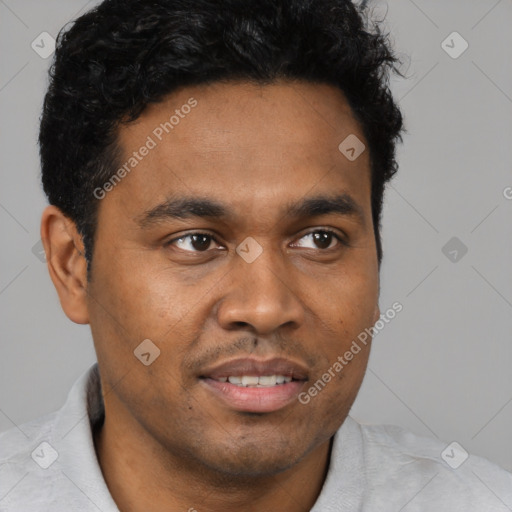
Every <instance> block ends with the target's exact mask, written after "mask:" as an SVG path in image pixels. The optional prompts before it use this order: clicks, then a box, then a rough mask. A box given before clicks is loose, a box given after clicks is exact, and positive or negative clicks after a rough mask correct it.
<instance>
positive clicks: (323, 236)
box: [294, 229, 346, 249]
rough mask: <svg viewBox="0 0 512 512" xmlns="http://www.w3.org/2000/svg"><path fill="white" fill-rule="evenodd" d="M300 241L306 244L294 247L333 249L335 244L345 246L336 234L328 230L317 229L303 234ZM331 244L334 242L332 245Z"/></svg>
mask: <svg viewBox="0 0 512 512" xmlns="http://www.w3.org/2000/svg"><path fill="white" fill-rule="evenodd" d="M300 240H306V244H304V243H300V242H299V243H297V244H294V245H298V246H299V247H305V248H307V249H331V248H332V247H335V244H336V242H337V243H341V244H343V245H346V244H345V243H344V241H343V239H342V238H341V237H340V236H339V235H338V234H337V233H335V232H334V231H330V230H328V229H317V230H316V231H312V232H310V233H307V234H305V235H304V236H303V237H302V238H301V239H300ZM333 242H335V243H334V245H333Z"/></svg>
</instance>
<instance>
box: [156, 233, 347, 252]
mask: <svg viewBox="0 0 512 512" xmlns="http://www.w3.org/2000/svg"><path fill="white" fill-rule="evenodd" d="M314 233H329V234H330V235H332V236H333V237H334V238H336V240H338V242H339V243H340V244H341V245H344V246H345V247H349V244H348V243H347V242H346V240H344V239H343V238H342V237H341V236H340V235H339V234H338V233H337V232H336V231H334V230H333V229H330V228H321V229H318V228H317V229H315V230H313V231H308V232H307V233H304V234H303V235H302V236H301V237H300V239H301V238H304V237H305V236H307V235H312V234H314ZM194 235H202V236H206V237H209V238H210V239H211V240H213V241H214V242H215V243H216V244H219V242H218V241H217V239H216V238H215V236H214V235H212V234H210V233H205V232H202V231H193V232H192V233H186V234H185V235H181V236H178V237H176V238H173V239H172V240H169V241H168V242H165V243H164V247H169V246H170V245H172V244H173V243H174V242H176V241H178V240H182V239H185V238H188V237H191V236H194ZM300 239H299V240H300ZM329 249H334V247H330V248H327V249H318V250H319V251H328V250H329ZM185 252H192V253H196V254H200V253H206V252H208V250H206V251H185Z"/></svg>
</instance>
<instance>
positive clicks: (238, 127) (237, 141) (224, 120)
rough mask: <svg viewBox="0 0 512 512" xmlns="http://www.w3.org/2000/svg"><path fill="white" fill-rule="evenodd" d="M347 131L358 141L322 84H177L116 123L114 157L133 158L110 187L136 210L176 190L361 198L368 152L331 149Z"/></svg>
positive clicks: (251, 201)
mask: <svg viewBox="0 0 512 512" xmlns="http://www.w3.org/2000/svg"><path fill="white" fill-rule="evenodd" d="M354 136H355V137H357V139H359V140H360V141H361V142H362V143H364V144H366V142H365V141H364V135H363V132H362V129H361V127H360V125H359V123H358V122H357V120H356V119H355V117H354V115H353V113H352V111H351V109H350V107H349V105H348V103H347V101H346V99H345V98H344V96H343V94H342V92H341V91H340V90H338V89H337V88H335V87H332V86H329V85H325V84H311V83H304V82H300V83H298V82H295V83H294V82H277V83H275V84H272V85H255V84H250V83H235V82H233V83H214V84H209V85H202V86H194V87H186V88H183V89H181V90H179V91H176V92H174V93H172V94H170V95H169V96H168V97H166V98H165V100H164V101H162V102H160V103H157V104H152V105H150V106H149V107H148V108H147V109H146V110H145V111H144V112H143V114H142V115H141V116H140V118H139V119H137V120H136V121H135V122H133V123H130V124H128V125H123V126H121V127H120V129H119V145H120V147H121V149H122V153H123V157H122V159H123V162H121V164H126V163H127V162H129V160H130V159H133V158H136V159H137V162H136V166H134V167H133V169H130V172H129V176H127V178H126V179H123V182H122V183H121V184H120V186H119V187H117V188H118V189H119V190H118V191H117V190H116V192H120V193H121V192H122V193H124V194H125V198H126V197H128V196H129V198H130V204H131V205H132V206H133V210H134V211H135V210H138V211H139V212H140V211H141V210H147V209H148V208H150V207H151V206H152V205H154V204H157V203H159V202H162V201H164V200H165V199H166V196H168V195H169V194H173V195H176V194H177V193H181V194H186V195H187V196H191V195H194V194H197V195H201V196H205V195H210V196H213V197H216V198H219V199H220V198H222V199H223V200H230V201H231V203H232V204H234V203H238V207H240V208H245V209H250V208H254V207H255V205H256V203H257V202H258V201H267V202H268V201H269V200H271V199H273V198H274V199H275V198H277V197H279V198H281V199H283V200H285V201H288V202H289V201H292V200H293V199H294V198H295V197H296V196H297V195H304V194H306V193H307V192H308V190H310V191H311V193H312V194H314V195H316V194H318V193H325V192H327V191H328V192H332V193H351V195H354V194H355V195H359V196H360V197H359V201H358V202H360V203H368V204H369V200H370V197H369V195H370V164H369V155H368V151H363V153H362V154H361V155H360V156H359V157H358V158H357V159H356V160H354V161H350V160H349V159H348V158H347V157H346V156H345V155H344V154H343V153H342V152H341V151H340V149H339V148H338V146H339V145H340V143H341V142H342V141H344V140H345V139H347V137H354ZM145 146H146V147H149V148H150V149H149V150H147V151H146V150H144V151H142V149H143V148H144V147H145ZM134 152H135V153H138V155H137V157H135V156H133V155H134ZM141 152H143V153H144V156H143V157H141V156H140V153H141ZM132 163H135V162H132ZM113 195H115V194H113Z"/></svg>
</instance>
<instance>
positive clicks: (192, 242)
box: [166, 233, 214, 252]
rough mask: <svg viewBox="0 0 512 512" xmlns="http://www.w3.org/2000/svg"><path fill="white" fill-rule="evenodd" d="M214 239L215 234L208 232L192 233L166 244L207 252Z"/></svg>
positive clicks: (191, 250)
mask: <svg viewBox="0 0 512 512" xmlns="http://www.w3.org/2000/svg"><path fill="white" fill-rule="evenodd" d="M213 240H214V238H213V236H211V235H209V234H207V233H190V234H188V235H184V236H181V237H179V238H175V239H174V240H171V241H169V242H168V243H167V244H166V246H169V245H176V247H178V248H180V249H183V250H184V251H190V252H206V251H207V250H208V249H209V247H210V245H211V243H212V241H213Z"/></svg>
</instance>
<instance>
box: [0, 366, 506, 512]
mask: <svg viewBox="0 0 512 512" xmlns="http://www.w3.org/2000/svg"><path fill="white" fill-rule="evenodd" d="M103 417H104V408H103V400H102V396H101V385H100V379H99V373H98V367H97V364H94V365H93V366H92V367H91V368H89V370H87V371H86V372H85V373H84V374H82V376H81V377H80V378H79V379H78V380H77V381H76V382H75V384H74V385H73V387H72V388H71V391H70V392H69V395H68V398H67V400H66V403H65V404H64V406H63V407H62V408H61V409H60V410H59V411H57V412H54V413H51V414H47V415H45V416H43V417H41V418H38V419H37V420H34V421H31V422H28V423H25V424H23V425H21V426H19V427H18V428H14V429H11V430H9V431H7V432H4V433H2V434H0V512H43V511H44V512H46V511H51V512H70V511H84V512H89V511H91V512H93V511H94V512H98V511H100V512H119V509H118V508H117V506H116V504H115V502H114V500H113V499H112V497H111V495H110V493H109V490H108V488H107V486H106V483H105V481H104V479H103V475H102V472H101V468H100V466H99V464H98V460H97V458H96V452H95V449H94V442H93V429H95V428H97V427H98V426H101V424H102V421H103ZM447 445H448V443H446V444H444V443H441V442H439V441H437V440H434V439H430V438H427V437H421V436H417V435H415V434H412V433H411V432H408V431H406V430H404V429H402V428H400V427H395V426H369V425H361V424H359V423H357V422H356V421H354V420H353V419H352V418H350V417H348V418H347V419H346V420H345V422H344V423H343V425H342V427H341V428H340V429H339V430H338V432H337V433H336V435H335V436H334V443H333V448H332V454H331V461H330V465H329V471H328V474H327V478H326V481H325V482H324V486H323V488H322V491H321V494H320V496H319V497H318V500H317V502H316V503H315V505H314V507H313V509H311V512H355V511H363V512H399V511H402V512H413V511H417V512H420V511H421V512H425V511H432V512H441V511H445V510H446V511H449V512H459V511H460V512H471V511H475V512H476V511H478V512H484V511H485V512H511V511H512V474H511V473H509V472H507V471H505V470H504V469H501V468H499V467H498V466H496V465H495V464H493V463H491V462H489V461H487V460H485V459H483V458H480V457H476V456H473V455H469V456H467V454H466V452H465V451H463V448H462V447H459V446H458V445H456V444H450V445H448V446H447ZM191 507H193V508H195V509H196V510H197V511H198V512H201V503H195V504H191ZM170 512H172V511H170Z"/></svg>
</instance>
